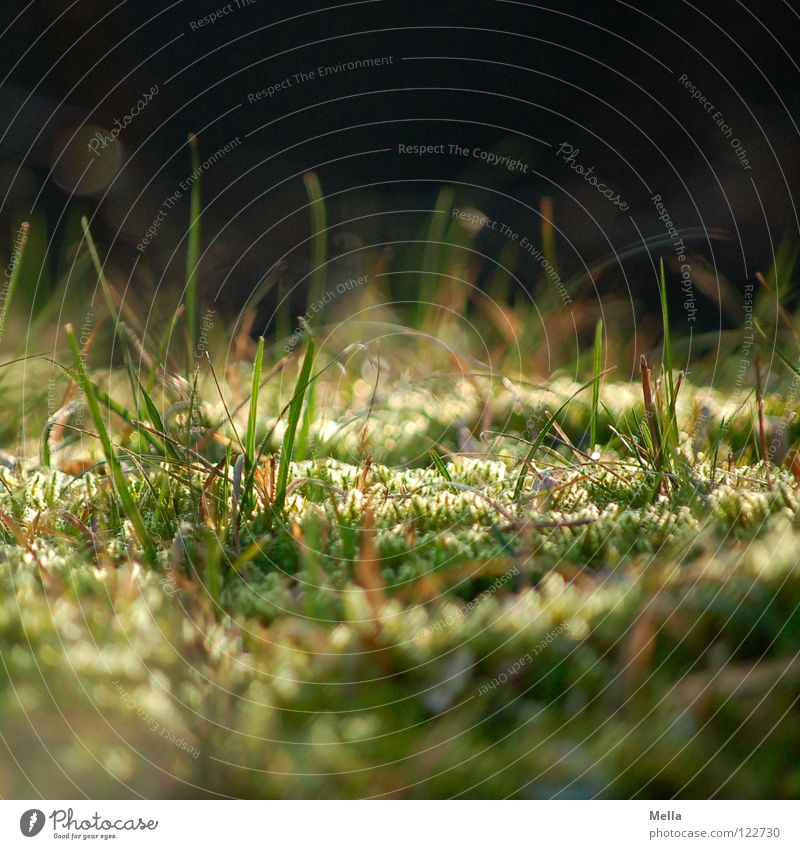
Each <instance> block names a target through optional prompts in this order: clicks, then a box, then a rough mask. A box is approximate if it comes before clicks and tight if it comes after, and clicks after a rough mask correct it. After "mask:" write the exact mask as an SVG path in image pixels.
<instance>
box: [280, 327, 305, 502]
mask: <svg viewBox="0 0 800 849" xmlns="http://www.w3.org/2000/svg"><path fill="white" fill-rule="evenodd" d="M313 363H314V340H313V338H312V337H310V336H309V338H308V348H307V349H306V355H305V358H304V359H303V365H302V366H301V368H300V374H299V375H298V377H297V385H296V389H295V394H294V397H293V399H292V403H291V406H290V407H289V419H288V422H287V426H286V433H285V434H284V437H283V447H282V449H281V461H280V465H279V467H278V483H277V485H276V487H275V510H276V512H280V511H281V510H283V505H284V502H285V500H286V487H287V484H288V481H289V465H290V463H291V462H292V458H293V451H294V437H295V432H296V431H297V423H298V422H299V421H300V412H301V410H302V408H303V398H304V397H305V394H306V390H307V388H308V383H309V378H310V376H311V366H312V365H313Z"/></svg>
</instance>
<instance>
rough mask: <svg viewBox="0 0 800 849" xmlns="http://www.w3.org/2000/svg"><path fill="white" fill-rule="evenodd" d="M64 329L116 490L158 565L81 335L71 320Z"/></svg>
mask: <svg viewBox="0 0 800 849" xmlns="http://www.w3.org/2000/svg"><path fill="white" fill-rule="evenodd" d="M65 332H66V335H67V344H68V345H69V349H70V353H71V354H72V359H73V362H74V363H75V370H76V375H77V377H78V381H79V386H80V387H81V389H83V392H84V395H85V396H86V403H87V404H88V406H89V415H90V416H91V418H92V421H93V422H94V426H95V429H96V430H97V435H98V437H99V438H100V444H101V445H102V448H103V455H104V457H105V460H106V465H107V466H108V470H109V476H110V478H111V481H112V483H113V486H114V491H115V492H116V495H117V498H118V499H119V501H120V503H121V505H122V509H123V512H124V513H125V516H126V517H127V518H128V521H130V523H131V524H132V525H133V529H134V532H135V533H136V536H137V538H138V540H139V544H140V545H141V546H142V548H143V549H144V554H145V558H146V560H147V561H148V562H149V563H150V565H151V566H156V565H157V564H158V557H157V555H156V547H155V543H154V542H153V539H152V537H151V536H150V534H149V533H148V531H147V528H146V527H145V524H144V521H143V520H142V517H141V514H140V513H139V509H138V508H137V506H136V502H135V501H134V498H133V495H132V494H131V491H130V489H129V488H128V482H127V480H126V479H125V473H124V472H123V470H122V465H121V464H120V462H119V458H118V457H117V455H116V452H115V451H114V448H113V446H112V444H111V438H110V437H109V435H108V430H107V428H106V425H105V422H104V421H103V413H102V411H101V409H100V404H99V402H98V400H97V395H96V394H95V389H94V384H93V383H92V382H91V380H89V375H88V374H87V372H86V366H85V364H84V362H83V359H82V358H81V349H80V346H79V345H78V339H77V337H76V336H75V331H74V329H73V327H72V325H71V324H68V325H67V326H66V328H65Z"/></svg>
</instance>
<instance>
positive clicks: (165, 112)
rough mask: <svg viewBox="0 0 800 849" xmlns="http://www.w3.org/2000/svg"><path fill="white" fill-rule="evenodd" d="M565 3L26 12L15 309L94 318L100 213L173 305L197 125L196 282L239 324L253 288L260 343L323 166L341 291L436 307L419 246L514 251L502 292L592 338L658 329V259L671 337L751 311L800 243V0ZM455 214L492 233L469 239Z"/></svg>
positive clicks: (16, 168) (126, 258) (300, 271)
mask: <svg viewBox="0 0 800 849" xmlns="http://www.w3.org/2000/svg"><path fill="white" fill-rule="evenodd" d="M551 5H552V8H551V7H548V6H546V5H542V4H534V3H526V2H511V1H510V0H497V2H495V1H494V0H492V1H491V2H489V0H481V1H480V2H468V3H465V2H439V3H424V2H411V3H409V2H405V0H404V1H403V2H399V0H397V2H395V0H366V2H355V3H346V4H331V3H316V2H305V0H304V2H270V3H267V2H263V0H250V2H247V0H238V2H236V0H233V2H231V3H227V4H224V3H221V0H216V2H211V3H209V2H192V3H187V2H173V3H162V2H158V3H156V2H150V0H140V2H136V3H133V2H119V3H117V2H112V0H76V2H71V3H63V2H50V0H38V2H31V3H27V4H23V3H20V4H18V8H17V10H16V13H15V14H14V13H13V10H12V13H11V14H8V15H7V17H6V22H5V24H4V27H3V30H2V34H0V39H1V40H2V44H3V50H2V51H0V64H1V65H2V87H0V116H2V127H3V131H2V134H1V135H0V192H2V198H3V202H2V208H1V212H0V214H1V216H2V229H3V232H4V233H6V234H7V238H6V239H5V240H3V245H2V249H3V250H4V251H5V252H6V261H7V259H8V257H9V256H10V253H11V251H12V249H13V243H14V233H15V230H16V227H17V226H18V224H19V222H20V221H21V220H22V219H26V220H30V221H31V234H30V241H29V248H28V252H27V253H28V259H27V261H26V263H25V268H24V269H23V278H22V285H21V288H20V292H19V294H18V296H17V297H18V298H19V303H18V309H19V311H20V315H22V314H26V315H31V314H36V311H37V309H39V308H40V307H41V305H44V304H46V303H52V300H53V295H54V293H57V294H58V297H57V298H56V300H57V301H58V302H59V303H60V304H62V308H63V309H64V310H66V313H67V315H69V310H70V302H71V300H70V299H71V293H74V294H75V297H76V298H77V300H78V301H80V302H81V308H80V309H79V310H78V316H77V320H80V315H81V313H82V310H83V300H84V298H85V292H86V290H85V288H84V284H85V283H86V269H87V268H88V265H87V263H88V259H87V257H86V256H85V255H84V254H85V251H83V252H81V251H80V250H79V246H80V244H81V240H82V233H81V228H80V224H79V222H80V217H81V216H82V215H87V216H88V217H89V219H90V222H91V228H92V232H93V234H94V237H95V240H96V241H97V243H98V247H99V250H100V252H101V254H102V256H103V258H104V259H105V258H107V262H108V265H107V268H108V273H109V275H110V277H112V278H113V281H114V283H115V285H116V286H117V287H118V288H119V290H120V291H124V292H125V297H126V298H128V299H131V301H132V302H134V303H135V302H136V301H137V299H139V300H140V302H141V303H144V304H147V305H148V306H149V305H152V303H153V302H154V298H156V302H157V303H158V304H159V306H163V308H164V309H165V310H166V309H169V308H174V306H175V304H177V302H178V300H179V298H180V293H181V291H182V287H183V285H184V282H185V271H186V269H185V263H186V258H185V254H186V238H187V228H188V223H189V196H190V191H188V190H187V189H188V188H189V187H190V186H191V175H192V172H193V170H194V168H195V167H196V166H197V163H195V164H194V165H193V164H192V161H191V156H190V150H189V147H188V144H187V137H188V134H189V133H195V134H196V135H197V139H198V155H199V163H200V172H201V176H200V179H201V181H202V203H203V219H202V249H203V254H202V261H201V267H200V271H199V274H198V284H199V286H200V288H201V292H202V293H203V298H204V300H205V301H206V302H209V303H210V302H212V301H213V302H215V303H216V304H217V306H218V308H219V309H221V310H222V311H223V312H226V313H227V314H228V315H230V316H232V317H235V316H239V315H240V314H241V313H242V311H243V310H244V309H245V308H246V307H247V306H248V305H252V298H253V297H254V293H258V294H257V297H258V299H259V304H258V317H257V320H256V321H255V322H254V327H253V332H267V333H277V332H278V328H277V327H276V322H277V318H276V312H275V310H276V305H277V304H279V303H281V302H283V300H282V299H283V298H284V297H286V298H288V300H286V301H285V308H286V310H287V311H288V313H289V315H290V317H289V318H286V319H285V321H284V323H285V324H292V323H293V318H291V316H296V315H298V314H301V313H302V312H303V311H304V310H305V308H306V306H307V304H306V301H307V299H308V290H309V282H308V276H307V275H308V273H309V270H310V268H311V260H310V249H309V236H310V233H311V224H310V216H309V206H308V196H307V193H306V188H305V186H304V183H303V179H302V175H303V174H304V173H305V172H308V171H314V172H315V173H316V174H317V175H318V177H319V181H320V185H321V190H322V192H323V193H324V195H325V196H326V198H327V200H326V207H327V226H328V227H329V228H330V229H329V232H328V252H329V255H328V258H327V263H326V270H327V275H328V279H329V280H331V281H335V282H338V281H340V280H345V279H348V278H349V277H350V276H353V275H363V274H368V273H370V270H372V271H373V276H372V278H371V281H370V284H369V285H370V287H374V286H376V285H377V283H376V274H375V269H380V270H381V271H387V270H389V269H390V270H392V271H393V272H395V273H393V274H391V275H390V276H389V277H387V278H386V281H385V287H384V288H385V291H383V290H382V291H381V297H384V296H386V297H388V298H389V299H391V300H394V301H399V300H403V299H406V298H408V299H414V298H417V297H419V296H420V288H421V287H422V286H423V285H424V282H425V281H424V277H423V278H421V277H420V276H419V275H418V274H408V273H405V272H409V271H411V272H418V271H420V270H423V271H424V270H426V268H427V270H428V271H430V266H429V265H428V266H426V265H425V257H424V247H423V246H422V244H421V242H422V241H423V240H425V239H433V240H434V241H435V240H436V239H437V238H438V239H439V240H444V241H447V242H449V243H452V244H456V245H458V246H460V247H457V248H456V249H455V254H454V255H453V256H452V257H451V259H452V260H453V262H454V263H455V265H452V267H448V270H447V274H450V275H451V276H454V277H459V275H460V279H466V280H468V282H469V283H470V284H475V285H476V286H478V287H482V288H486V286H487V285H488V282H489V281H491V279H492V277H493V276H494V277H496V276H497V268H498V264H500V266H502V268H504V269H507V270H508V271H509V272H510V274H509V275H508V277H509V280H508V285H507V286H506V287H505V289H503V288H502V287H499V288H498V289H497V290H496V291H497V292H498V293H499V294H498V297H502V292H506V293H507V297H508V299H509V300H511V301H513V299H514V298H520V297H521V298H523V299H525V300H526V301H529V302H535V303H536V304H537V305H539V306H541V308H542V310H544V309H545V308H546V307H548V306H549V307H550V308H551V309H550V310H549V311H550V312H551V313H552V307H553V305H554V304H555V306H556V307H560V306H564V307H565V308H567V310H568V312H569V315H567V314H566V313H565V314H564V315H563V316H562V318H563V321H564V325H565V328H566V330H565V332H567V333H569V334H574V333H575V332H576V331H577V332H578V333H579V334H586V333H589V334H590V333H591V328H592V327H593V325H594V321H595V320H596V317H597V315H598V314H599V311H600V304H601V303H602V304H603V308H604V310H605V313H604V314H606V317H607V319H608V321H607V324H608V322H609V321H611V320H613V322H614V326H615V329H616V331H618V335H619V336H620V337H621V338H633V337H635V336H636V334H637V333H640V332H645V333H647V328H648V327H649V322H650V320H651V318H652V319H653V320H656V319H657V315H656V313H657V303H658V301H657V297H656V289H655V285H656V277H655V265H654V262H655V261H656V260H657V258H658V257H659V256H663V257H664V258H665V260H666V262H667V268H668V272H669V274H670V280H671V285H670V293H671V294H670V298H671V301H672V303H671V307H672V311H673V314H674V333H675V334H677V335H680V334H681V333H686V332H688V331H690V330H692V331H697V330H698V329H700V330H707V331H715V330H716V331H718V330H719V329H720V328H725V327H732V326H736V325H738V324H739V323H741V320H742V310H741V305H740V301H741V291H742V289H743V287H744V285H745V284H746V282H747V281H748V280H750V281H752V278H753V275H754V273H755V272H756V271H759V270H760V271H763V272H767V271H768V270H769V269H770V268H771V267H772V265H773V260H774V254H775V252H776V251H777V250H778V248H779V246H780V245H781V244H785V245H793V244H794V241H795V240H796V236H797V229H798V225H797V214H796V209H795V203H794V200H793V198H794V192H795V183H796V181H797V168H796V162H797V156H796V151H797V125H796V122H795V117H794V116H795V115H796V113H797V105H798V104H797V100H798V88H797V85H796V77H795V73H796V71H797V65H796V62H795V60H794V59H793V57H792V49H791V45H793V44H795V43H796V42H797V38H798V36H799V35H800V32H799V30H800V28H799V27H798V15H797V13H796V12H795V11H794V10H793V9H792V8H791V6H790V5H789V4H782V3H774V4H768V5H767V6H765V7H761V8H759V9H758V10H753V9H751V8H748V7H747V6H746V5H745V4H742V3H739V2H733V1H732V2H705V3H699V4H694V5H693V4H689V3H686V2H679V3H674V4H663V3H637V4H627V3H623V2H609V0H606V2H600V3H588V2H574V1H573V2H560V3H557V4H551ZM365 60H367V61H365ZM348 63H351V64H348ZM320 68H323V69H324V68H327V69H328V70H327V71H322V72H320V70H319V69H320ZM115 128H116V131H115ZM112 131H115V132H114V134H113V135H112ZM734 142H735V143H734ZM226 145H228V146H229V147H230V150H228V149H227V148H226V147H225V146H226ZM405 145H409V146H413V145H431V146H434V151H433V152H430V153H426V154H424V155H414V154H410V153H401V152H400V151H401V149H403V150H404V148H401V147H400V146H405ZM451 146H458V147H459V148H463V149H464V150H465V151H466V153H465V155H461V154H460V153H454V152H452V151H453V150H455V148H452V147H451ZM570 152H572V154H573V155H572V158H571V159H570V156H569V154H570ZM492 155H493V156H494V157H496V158H495V159H494V160H491V159H490V158H489V157H490V156H492ZM502 157H507V158H508V159H506V160H505V162H504V161H503V160H502ZM595 177H596V178H597V181H599V183H600V184H601V185H602V186H604V187H606V188H607V195H606V196H604V195H602V194H601V193H600V189H599V188H598V187H597V186H596V185H594V184H593V180H594V178H595ZM187 180H189V181H190V182H189V183H187V182H186V181H187ZM182 184H183V185H184V186H185V187H186V189H183V190H181V185H182ZM443 188H444V189H445V194H444V195H442V194H441V192H442V189H443ZM654 195H660V198H661V203H662V204H663V206H661V207H659V206H658V205H657V204H656V203H655V202H654V200H653V196H654ZM609 197H611V198H612V200H609ZM437 198H438V203H439V209H440V214H439V218H438V219H436V216H435V214H434V213H433V210H434V209H436V205H437ZM613 199H616V202H614V200H613ZM452 207H456V208H458V209H469V210H473V213H474V212H475V211H477V212H478V213H480V215H483V216H485V217H486V219H487V220H488V221H489V222H490V224H489V225H484V226H481V225H480V217H477V218H476V217H475V216H474V214H473V213H470V215H472V217H471V218H468V219H466V220H465V219H463V218H462V220H461V221H460V222H458V223H457V225H456V226H451V225H453V223H454V221H453V218H452V216H451V215H450V211H451V208H452ZM659 215H661V216H662V220H659ZM432 216H433V217H432ZM434 221H438V223H433V222H434ZM445 221H446V222H447V223H446V224H445ZM492 223H493V225H492ZM670 224H674V228H675V229H674V230H673V233H672V235H671V234H670V233H669V232H668V231H669V225H670ZM148 231H150V235H149V236H148ZM511 232H513V233H514V234H516V238H515V237H513V236H511V235H510V233H511ZM676 234H679V236H678V235H676ZM678 238H680V239H682V240H683V244H684V245H685V251H684V254H685V255H686V256H687V257H688V262H689V263H690V267H691V271H690V272H687V274H689V275H690V277H691V282H690V286H691V297H692V301H691V305H690V306H691V308H689V307H686V306H685V301H686V298H685V295H686V291H684V290H683V289H682V285H681V284H682V282H683V279H684V278H682V277H681V267H682V265H683V262H682V261H681V259H680V255H681V251H680V250H676V247H677V239H678ZM143 240H144V244H143ZM520 243H522V245H523V247H520ZM525 247H527V248H528V250H527V252H526V250H525ZM45 249H47V250H45ZM545 255H546V256H547V258H548V259H549V260H552V261H553V265H554V267H555V268H557V276H554V275H553V274H550V275H549V277H548V275H547V274H544V273H543V261H542V260H541V259H540V258H539V257H542V256H545ZM439 270H440V271H441V269H439ZM270 275H273V278H274V279H273V281H272V283H274V285H272V284H270V285H268V286H267V290H268V291H267V292H265V289H264V283H265V281H269V279H270ZM276 275H277V276H276ZM70 280H71V281H72V282H71V285H70V283H69V281H70ZM441 280H442V278H438V279H434V278H431V280H430V281H429V283H430V285H429V286H428V289H427V290H426V292H425V293H423V295H424V297H426V298H427V297H430V293H431V292H437V291H440V289H441V286H440V285H439V284H441ZM276 281H277V282H276ZM562 284H563V285H562ZM156 293H158V294H156ZM737 293H739V294H738V295H737ZM433 297H434V299H435V298H436V297H438V296H435V295H434V296H433ZM781 297H782V298H784V300H785V301H786V302H787V303H791V299H792V298H793V297H794V292H793V291H783V292H781ZM576 304H577V305H576ZM642 328H644V330H643V329H642ZM284 329H285V328H284ZM570 344H571V345H572V350H574V342H570Z"/></svg>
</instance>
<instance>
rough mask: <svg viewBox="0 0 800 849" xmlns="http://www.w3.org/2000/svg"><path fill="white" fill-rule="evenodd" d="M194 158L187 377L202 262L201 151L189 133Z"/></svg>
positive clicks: (188, 250) (188, 249)
mask: <svg viewBox="0 0 800 849" xmlns="http://www.w3.org/2000/svg"><path fill="white" fill-rule="evenodd" d="M189 151H190V153H191V157H192V178H193V180H194V182H193V183H192V194H191V198H190V201H189V238H188V242H187V245H186V376H187V377H188V376H189V374H191V371H192V361H193V359H192V358H193V356H194V346H195V339H196V335H197V266H198V264H199V262H200V215H201V206H200V170H201V169H200V149H199V147H198V144H197V136H195V134H194V133H189Z"/></svg>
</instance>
